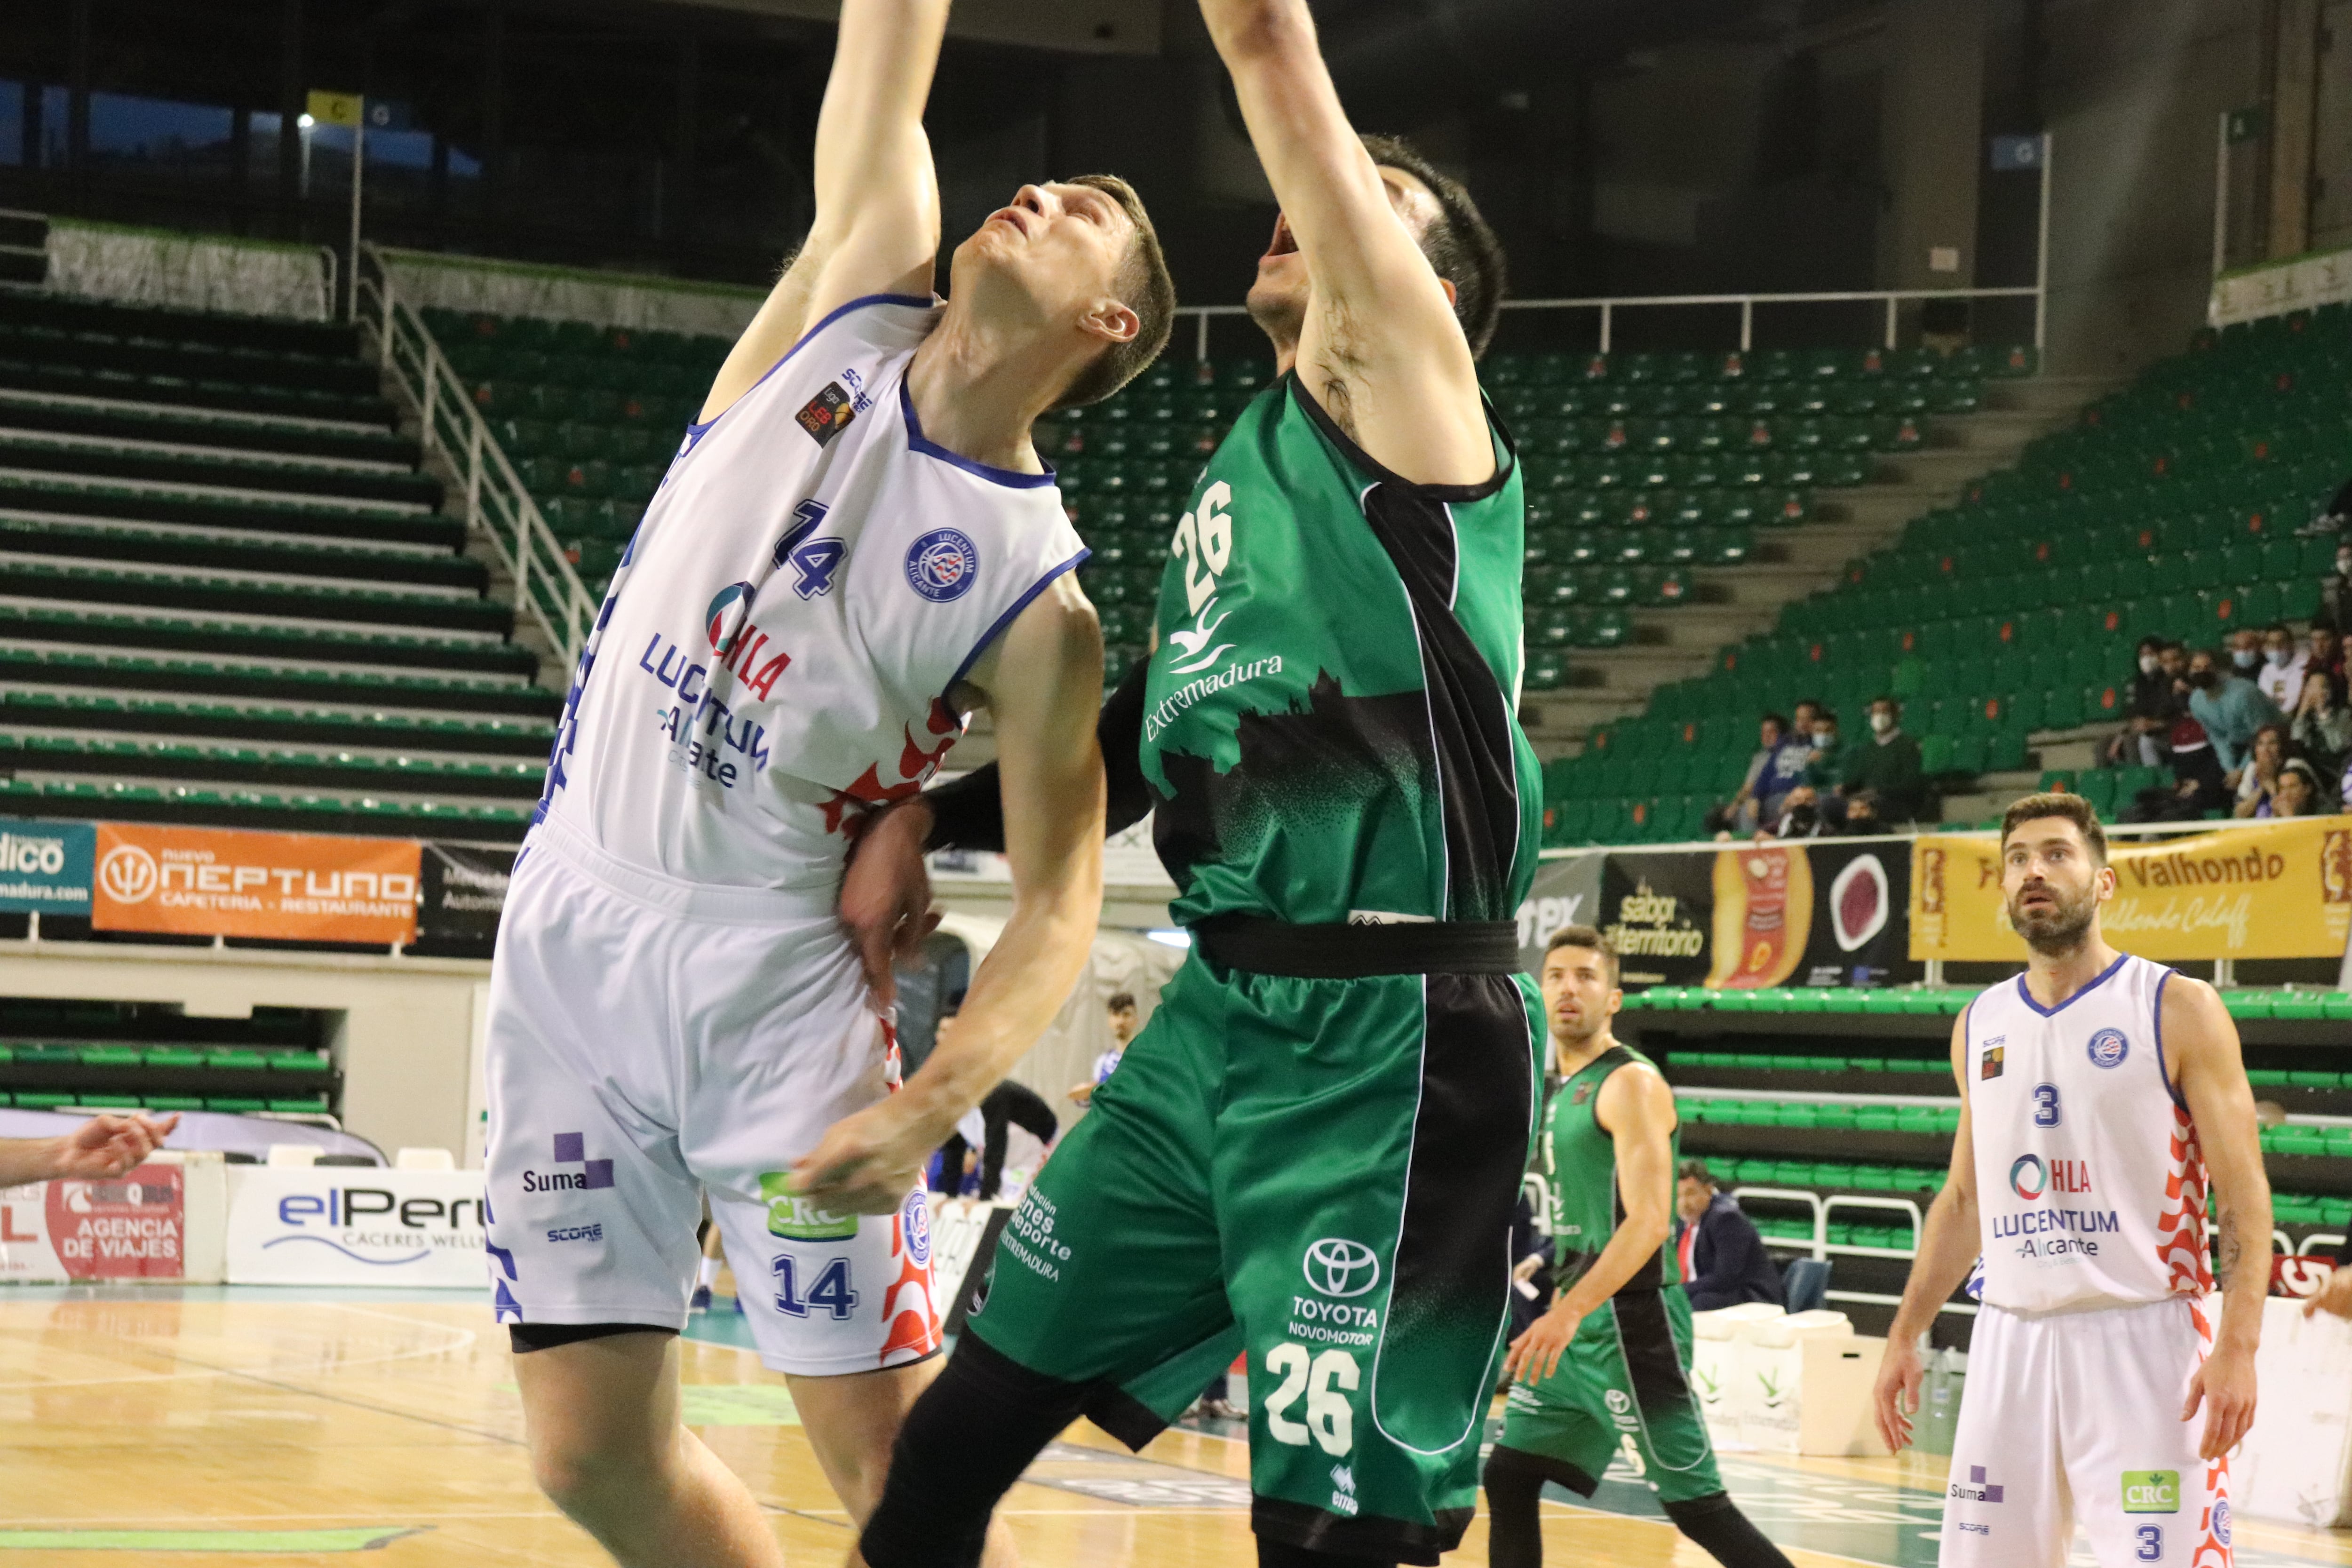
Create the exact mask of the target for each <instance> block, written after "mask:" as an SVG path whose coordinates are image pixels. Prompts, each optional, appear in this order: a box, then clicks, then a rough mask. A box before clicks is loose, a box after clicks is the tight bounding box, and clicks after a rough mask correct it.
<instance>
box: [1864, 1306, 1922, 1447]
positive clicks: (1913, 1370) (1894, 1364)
mask: <svg viewBox="0 0 2352 1568" xmlns="http://www.w3.org/2000/svg"><path fill="white" fill-rule="evenodd" d="M1926 1382H1927V1368H1926V1367H1924V1366H1922V1365H1921V1364H1920V1362H1919V1347H1918V1345H1917V1344H1916V1342H1913V1341H1911V1340H1907V1339H1897V1338H1895V1337H1894V1336H1892V1335H1890V1336H1888V1338H1887V1341H1886V1354H1885V1357H1883V1358H1882V1359H1881V1360H1880V1362H1879V1363H1878V1384H1877V1386H1876V1387H1875V1388H1874V1389H1873V1390H1872V1391H1871V1396H1870V1403H1871V1406H1872V1409H1873V1412H1874V1414H1875V1415H1877V1417H1878V1435H1879V1436H1881V1437H1883V1438H1885V1440H1886V1450H1887V1452H1888V1453H1890V1454H1899V1453H1901V1452H1902V1451H1903V1450H1904V1449H1905V1448H1906V1447H1910V1445H1911V1417H1913V1416H1914V1415H1917V1414H1919V1389H1920V1385H1921V1384H1924V1383H1926Z"/></svg>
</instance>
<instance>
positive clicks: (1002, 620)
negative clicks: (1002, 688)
mask: <svg viewBox="0 0 2352 1568" xmlns="http://www.w3.org/2000/svg"><path fill="white" fill-rule="evenodd" d="M1093 553H1094V552H1093V551H1091V550H1081V551H1079V552H1077V553H1076V555H1073V556H1071V557H1070V558H1069V559H1068V560H1067V561H1065V562H1063V563H1061V564H1060V565H1059V566H1056V567H1055V568H1054V569H1053V570H1052V571H1050V572H1047V573H1046V574H1045V575H1044V576H1043V577H1040V578H1038V579H1037V581H1035V582H1034V583H1032V584H1030V585H1029V591H1028V592H1027V593H1025V594H1024V595H1021V596H1020V597H1019V598H1017V599H1015V600H1013V603H1012V604H1010V605H1006V606H1005V610H1004V613H1003V615H1001V616H997V617H996V622H995V624H994V625H992V626H990V627H989V628H988V630H986V631H985V632H982V634H981V637H980V640H979V641H978V642H976V643H974V644H972V645H971V652H970V653H968V654H966V655H964V656H963V662H962V663H961V664H960V665H957V666H956V671H955V673H954V674H953V675H950V676H949V677H948V683H947V684H946V685H945V686H942V687H940V696H941V697H945V696H946V695H947V694H948V693H949V692H950V691H953V690H954V689H956V682H957V681H959V680H961V679H963V678H964V677H965V676H966V675H968V674H970V673H971V667H972V666H973V665H975V664H978V663H979V662H980V656H981V655H982V654H983V653H986V652H987V651H988V645H989V644H990V643H992V642H994V641H995V640H996V639H997V637H999V636H1001V635H1002V634H1003V630H1004V628H1005V627H1007V626H1011V625H1012V624H1013V617H1014V616H1018V615H1019V614H1020V613H1021V612H1022V611H1024V610H1025V609H1027V608H1028V607H1029V601H1030V600H1032V599H1034V598H1035V597H1036V596H1037V595H1040V594H1042V593H1044V592H1045V590H1046V589H1047V588H1050V587H1052V586H1053V584H1054V579H1055V578H1056V577H1059V576H1060V575H1061V574H1063V573H1065V572H1075V571H1076V570H1077V567H1078V563H1080V562H1082V561H1084V560H1085V559H1086V558H1087V556H1089V555H1092V554H1093Z"/></svg>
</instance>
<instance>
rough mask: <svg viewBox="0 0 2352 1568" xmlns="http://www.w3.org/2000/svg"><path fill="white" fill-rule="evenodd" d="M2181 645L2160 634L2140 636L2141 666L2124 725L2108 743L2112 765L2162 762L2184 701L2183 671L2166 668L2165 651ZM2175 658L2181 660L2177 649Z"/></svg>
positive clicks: (2136, 672) (2108, 759)
mask: <svg viewBox="0 0 2352 1568" xmlns="http://www.w3.org/2000/svg"><path fill="white" fill-rule="evenodd" d="M2179 646H2180V645H2179V644H2178V643H2171V642H2168V641H2167V640H2166V639H2165V638H2163V637H2142V638H2140V639H2139V665H2138V668H2137V669H2135V670H2133V672H2132V678H2131V692H2130V698H2129V700H2128V701H2127V702H2126V705H2125V710H2124V712H2125V719H2124V727H2123V729H2122V731H2120V732H2118V733H2117V734H2116V736H2115V738H2114V739H2112V740H2110V741H2109V742H2107V746H2106V763H2107V765H2108V766H2109V767H2128V766H2130V765H2132V764H2133V763H2137V764H2139V765H2140V766H2142V767H2148V768H2152V767H2158V766H2160V765H2161V764H2162V763H2163V762H2164V755H2165V741H2166V737H2168V735H2170V734H2171V732H2172V720H2173V715H2174V714H2175V713H2177V712H2178V711H2179V709H2180V707H2181V701H2182V700H2181V697H2180V694H2179V691H2178V690H2177V689H2175V682H2176V681H2177V680H2178V679H2179V677H2180V674H2181V671H2180V670H2179V669H2177V668H2175V669H2167V668H2165V653H2166V650H2167V649H2168V648H2171V649H2176V650H2177V649H2178V648H2179ZM2173 661H2174V663H2176V664H2178V663H2179V662H2180V659H2179V654H2178V653H2177V652H2176V653H2175V654H2174V656H2173Z"/></svg>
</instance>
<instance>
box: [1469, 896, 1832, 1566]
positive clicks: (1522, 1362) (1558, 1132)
mask: <svg viewBox="0 0 2352 1568" xmlns="http://www.w3.org/2000/svg"><path fill="white" fill-rule="evenodd" d="M1542 980H1543V1000H1544V1013H1545V1017H1546V1020H1547V1022H1548V1023H1549V1025H1550V1026H1551V1037H1552V1040H1553V1043H1554V1044H1555V1045H1556V1046H1557V1047H1559V1074H1560V1078H1561V1083H1560V1086H1559V1091H1558V1092H1557V1093H1555V1094H1554V1095H1553V1096H1552V1098H1551V1103H1550V1104H1549V1106H1547V1107H1546V1108H1545V1110H1544V1118H1543V1135H1542V1138H1541V1141H1540V1145H1539V1146H1540V1149H1541V1151H1542V1169H1543V1173H1544V1180H1545V1182H1546V1183H1547V1184H1548V1185H1549V1187H1550V1189H1551V1209H1552V1238H1553V1243H1554V1246H1555V1247H1556V1249H1557V1255H1556V1256H1555V1257H1554V1258H1553V1261H1552V1270H1553V1275H1554V1277H1555V1278H1556V1279H1558V1280H1559V1297H1558V1299H1557V1300H1555V1301H1554V1303H1553V1305H1552V1308H1551V1310H1549V1312H1546V1313H1545V1314H1544V1315H1543V1316H1542V1317H1541V1318H1538V1319H1537V1320H1536V1322H1535V1324H1534V1326H1533V1327H1531V1328H1529V1329H1528V1331H1527V1332H1525V1333H1523V1334H1521V1335H1520V1336H1519V1337H1518V1338H1517V1339H1516V1340H1514V1341H1512V1342H1511V1349H1510V1354H1509V1356H1508V1358H1507V1366H1508V1367H1509V1369H1510V1370H1511V1371H1512V1372H1513V1373H1516V1374H1517V1379H1518V1381H1517V1382H1516V1383H1514V1384H1512V1385H1511V1396H1510V1403H1509V1410H1508V1414H1507V1415H1506V1416H1505V1418H1504V1423H1503V1438H1502V1441H1501V1442H1499V1443H1497V1444H1496V1445H1495V1451H1494V1453H1493V1454H1492V1455H1491V1456H1489V1458H1487V1460H1486V1504H1487V1510H1488V1516H1489V1517H1488V1530H1489V1533H1488V1535H1487V1539H1486V1560H1487V1562H1488V1563H1492V1564H1493V1565H1494V1568H1538V1565H1539V1564H1540V1563H1542V1562H1543V1533H1542V1529H1541V1527H1540V1525H1539V1524H1538V1521H1537V1513H1538V1509H1537V1504H1538V1500H1539V1499H1540V1497H1541V1495H1542V1492H1543V1484H1544V1482H1546V1481H1557V1482H1559V1484H1560V1485H1561V1486H1564V1487H1566V1488H1567V1489H1569V1490H1570V1491H1572V1492H1575V1493H1577V1494H1579V1495H1580V1496H1584V1497H1590V1496H1591V1495H1592V1491H1593V1489H1594V1488H1596V1487H1597V1486H1599V1485H1600V1478H1601V1472H1602V1471H1603V1470H1605V1469H1607V1468H1609V1461H1610V1458H1612V1456H1613V1455H1614V1454H1615V1453H1616V1452H1617V1450H1618V1448H1619V1447H1622V1446H1623V1445H1625V1444H1627V1443H1631V1444H1632V1445H1633V1450H1634V1452H1635V1453H1636V1454H1638V1455H1639V1456H1640V1458H1641V1466H1642V1474H1643V1479H1646V1480H1648V1481H1649V1483H1650V1484H1651V1485H1652V1486H1653V1487H1654V1488H1656V1489H1657V1493H1658V1501H1659V1502H1660V1503H1661V1504H1663V1505H1664V1508H1665V1510H1666V1517H1667V1518H1669V1519H1671V1520H1673V1521H1675V1526H1676V1527H1677V1528H1679V1529H1680V1530H1681V1531H1682V1532H1683V1533H1684V1534H1685V1535H1687V1536H1689V1537H1690V1538H1691V1539H1692V1540H1693V1541H1695V1542H1698V1544H1699V1545H1701V1546H1703V1547H1705V1548H1706V1550H1707V1551H1708V1552H1712V1553H1714V1555H1715V1558H1716V1560H1717V1562H1719V1563H1724V1564H1725V1568H1789V1560H1788V1558H1786V1557H1785V1556H1783V1555H1782V1554H1781V1552H1780V1549H1779V1548H1778V1547H1776V1546H1774V1545H1773V1544H1772V1543H1771V1542H1769V1541H1767V1540H1765V1539H1764V1537H1763V1535H1762V1534H1760V1533H1759V1531H1757V1529H1756V1527H1755V1526H1754V1525H1753V1524H1750V1523H1749V1522H1748V1520H1747V1517H1746V1516H1745V1515H1743V1514H1742V1513H1740V1511H1739V1510H1738V1509H1737V1508H1734V1507H1733V1506H1732V1503H1731V1500H1730V1498H1729V1497H1727V1496H1726V1495H1725V1493H1724V1489H1723V1481H1722V1479H1721V1478H1720V1477H1719V1476H1717V1474H1716V1469H1715V1450H1714V1448H1713V1447H1712V1446H1711V1445H1710V1444H1709V1443H1708V1441H1707V1436H1706V1418H1705V1417H1704V1415H1701V1413H1700V1411H1699V1406H1698V1400H1697V1399H1696V1397H1695V1396H1694V1395H1693V1394H1692V1393H1691V1390H1690V1363H1691V1312H1690V1302H1689V1301H1688V1300H1685V1297H1684V1295H1683V1291H1682V1271H1681V1269H1680V1268H1678V1267H1677V1266H1676V1263H1675V1251H1674V1248H1673V1247H1669V1246H1667V1245H1666V1240H1667V1236H1668V1234H1669V1232H1670V1230H1671V1229H1672V1227H1673V1224H1674V1214H1675V1145H1676V1142H1677V1140H1676V1137H1675V1095H1674V1090H1673V1089H1669V1088H1667V1087H1666V1080H1665V1079H1664V1077H1662V1076H1660V1074H1659V1072H1658V1069H1657V1068H1656V1067H1654V1065H1652V1063H1651V1061H1650V1059H1649V1058H1647V1057H1644V1056H1643V1055H1642V1054H1641V1053H1640V1052H1639V1051H1635V1050H1633V1049H1631V1048H1629V1047H1625V1046H1622V1045H1621V1044H1619V1043H1618V1041H1617V1038H1616V1037H1615V1036H1614V1035H1612V1033H1611V1032H1610V1029H1609V1020H1610V1019H1611V1018H1612V1017H1614V1016H1616V1013H1617V1008H1618V1006H1619V1005H1620V1004H1621V1003H1622V1001H1623V999H1624V995H1623V993H1622V992H1620V991H1619V990H1618V989H1617V954H1616V952H1614V951H1612V949H1611V948H1610V946H1609V944H1608V942H1607V940H1606V939H1605V938H1603V937H1602V936H1601V933H1600V932H1599V931H1595V930H1593V929H1592V928H1591V926H1570V927H1567V928H1566V929H1565V930H1562V931H1559V932H1557V933H1556V934H1554V935H1553V937H1552V939H1551V942H1550V943H1549V945H1548V946H1547V947H1546V949H1545V952H1544V964H1543V976H1542Z"/></svg>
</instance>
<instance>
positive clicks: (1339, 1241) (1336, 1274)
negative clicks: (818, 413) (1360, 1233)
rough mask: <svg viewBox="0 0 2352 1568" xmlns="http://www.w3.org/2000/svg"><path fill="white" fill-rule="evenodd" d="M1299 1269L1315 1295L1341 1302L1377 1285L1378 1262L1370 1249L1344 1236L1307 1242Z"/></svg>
mask: <svg viewBox="0 0 2352 1568" xmlns="http://www.w3.org/2000/svg"><path fill="white" fill-rule="evenodd" d="M1300 1268H1301V1270H1302V1271H1303V1272H1304V1273H1305V1274H1306V1276H1307V1283H1308V1284H1309V1285H1312V1286H1313V1287H1314V1288H1315V1289H1316V1291H1317V1293H1318V1294H1320V1295H1325V1296H1336V1297H1338V1298H1339V1300H1347V1299H1348V1298H1349V1297H1350V1296H1360V1295H1362V1294H1363V1293H1364V1292H1365V1291H1367V1290H1369V1289H1371V1288H1372V1287H1373V1286H1375V1285H1377V1284H1379V1283H1380V1282H1381V1260H1380V1259H1379V1258H1376V1257H1374V1256H1373V1254H1372V1249H1371V1248H1370V1247H1366V1246H1365V1245H1364V1244H1363V1243H1362V1242H1360V1241H1349V1240H1348V1239H1347V1238H1346V1237H1338V1236H1327V1237H1324V1238H1323V1239H1322V1240H1320V1241H1317V1242H1312V1243H1310V1244H1309V1245H1308V1246H1307V1257H1306V1258H1305V1259H1304V1260H1302V1262H1301V1264H1300Z"/></svg>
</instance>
